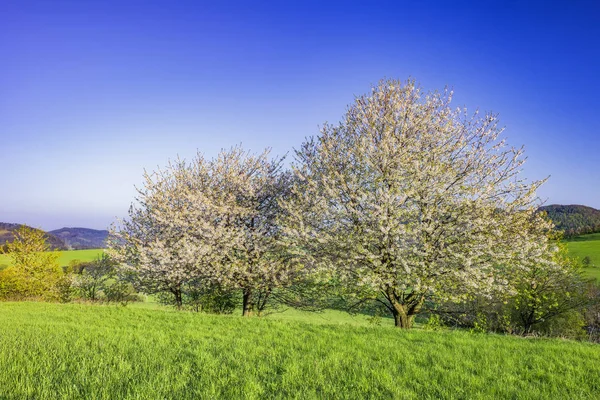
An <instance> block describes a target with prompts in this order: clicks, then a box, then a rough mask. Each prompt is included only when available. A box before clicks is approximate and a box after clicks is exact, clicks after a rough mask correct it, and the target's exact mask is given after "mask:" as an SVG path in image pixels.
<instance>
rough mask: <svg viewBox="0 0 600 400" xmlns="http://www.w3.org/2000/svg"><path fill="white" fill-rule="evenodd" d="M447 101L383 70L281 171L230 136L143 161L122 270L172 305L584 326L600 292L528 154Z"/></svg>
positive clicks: (119, 234) (117, 229)
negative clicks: (574, 255) (215, 146)
mask: <svg viewBox="0 0 600 400" xmlns="http://www.w3.org/2000/svg"><path fill="white" fill-rule="evenodd" d="M451 101H452V92H451V91H448V90H444V91H441V92H438V91H434V92H424V91H423V90H422V89H421V88H420V87H419V86H418V85H417V84H416V82H414V81H412V80H409V81H407V82H400V81H396V80H384V81H381V82H380V83H379V84H378V85H377V86H375V87H373V88H372V91H371V93H369V94H367V95H364V96H360V97H358V98H356V100H355V102H354V103H353V104H352V105H351V106H349V107H348V109H347V112H346V114H345V116H344V118H343V119H342V121H341V122H340V123H339V124H337V125H330V124H325V125H324V126H323V128H322V129H321V132H320V134H319V135H317V136H315V137H310V138H308V139H307V140H306V141H305V142H304V143H303V144H302V145H301V146H300V148H299V149H297V150H295V157H294V160H293V162H292V163H291V166H290V168H284V159H283V158H277V157H275V158H272V157H271V156H270V153H269V150H265V151H264V152H262V153H258V154H254V153H251V152H248V151H245V150H244V149H242V147H241V146H236V147H233V148H231V149H230V150H223V151H221V153H220V154H219V155H218V156H217V157H215V158H213V159H208V158H206V157H204V156H203V155H202V154H200V153H198V154H197V155H196V157H195V158H194V159H193V160H191V161H189V162H187V161H185V160H179V159H177V160H174V161H172V162H171V163H169V165H168V166H167V167H166V168H164V169H158V170H156V171H152V172H145V174H144V183H143V186H142V187H141V188H139V189H138V195H137V197H136V199H135V201H134V203H133V204H132V205H131V207H130V210H129V213H128V217H127V218H125V219H123V220H122V221H120V222H119V223H118V224H116V225H115V226H113V227H112V228H111V236H110V237H109V248H108V249H107V254H108V255H109V256H110V259H111V260H113V261H114V262H115V263H117V264H118V267H117V270H118V271H119V275H120V277H121V278H122V279H124V280H126V281H127V282H130V283H131V284H132V285H133V287H135V288H136V289H137V290H139V291H141V292H144V293H151V294H155V295H156V296H158V298H159V299H161V300H162V301H164V302H166V303H169V304H173V305H174V306H175V307H176V308H178V309H184V308H192V309H195V310H197V311H200V310H202V311H207V312H231V311H233V310H234V309H235V308H236V307H237V306H238V304H240V303H241V308H242V314H243V315H244V316H249V315H252V314H259V315H260V314H261V313H263V312H265V311H266V310H268V308H269V307H272V306H273V305H274V304H286V305H291V306H295V307H301V308H305V309H312V310H318V309H322V308H325V307H333V308H336V307H337V308H345V309H350V310H354V311H356V312H369V313H372V315H374V316H389V317H391V318H393V320H394V324H395V326H397V327H399V328H410V327H412V326H413V324H414V321H415V318H416V317H417V316H422V315H427V316H428V321H429V323H430V324H434V325H435V324H439V325H452V326H462V327H470V328H472V329H481V330H495V331H503V332H509V333H520V334H531V333H533V332H536V331H539V332H542V331H543V332H546V333H548V332H551V333H553V334H556V333H557V330H559V331H560V332H562V334H564V333H565V332H567V331H568V330H569V329H571V330H573V332H575V331H576V332H578V333H579V334H581V333H582V332H584V327H585V328H588V331H589V328H590V326H592V325H593V324H594V323H597V321H596V322H594V321H591V320H590V321H591V322H590V321H588V320H586V317H587V314H586V312H587V310H589V309H590V307H592V303H593V302H594V301H595V300H596V299H597V297H598V295H597V292H594V289H593V288H594V286H593V285H592V284H591V283H590V282H589V281H587V280H586V279H584V278H583V276H582V275H581V268H580V265H579V264H578V262H577V261H575V260H572V259H569V258H568V257H567V256H566V252H565V250H564V248H563V247H562V245H561V244H560V241H559V239H560V236H559V235H557V233H556V231H555V230H554V225H553V224H552V222H551V221H550V220H549V219H548V217H547V215H546V213H540V212H538V208H539V204H538V198H537V196H536V190H537V189H538V188H539V187H540V186H541V185H542V184H543V183H544V180H540V181H528V180H526V179H524V178H523V177H522V173H521V170H522V166H523V164H524V160H525V158H524V156H523V150H522V148H514V147H510V146H509V145H508V144H507V143H506V142H505V140H504V139H502V137H501V136H502V129H501V128H500V127H499V126H498V118H497V116H496V115H495V114H491V113H488V114H484V115H481V114H479V113H478V112H475V113H473V114H469V113H467V111H466V109H461V108H456V107H453V106H452V105H451ZM238 301H239V303H238ZM588 319H589V318H588ZM561 321H562V322H561ZM557 324H558V325H557ZM558 328H560V329H558Z"/></svg>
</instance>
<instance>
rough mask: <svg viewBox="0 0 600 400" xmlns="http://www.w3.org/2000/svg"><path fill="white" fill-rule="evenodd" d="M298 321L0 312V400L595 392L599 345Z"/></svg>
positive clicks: (9, 307)
mask: <svg viewBox="0 0 600 400" xmlns="http://www.w3.org/2000/svg"><path fill="white" fill-rule="evenodd" d="M282 315H283V314H282ZM292 317H293V316H292ZM296 317H297V315H296ZM302 318H305V319H306V322H302V321H298V320H294V318H290V316H288V317H285V318H278V317H277V315H272V316H270V317H268V318H260V319H259V318H251V319H244V318H241V317H238V316H214V315H203V314H195V313H190V312H175V311H169V310H164V309H144V308H141V307H133V308H131V307H127V308H123V307H118V306H89V305H78V304H67V305H58V304H43V303H1V304H0V398H7V399H22V398H31V399H71V398H72V399H81V398H86V399H88V398H89V399H92V398H93V399H117V398H118V399H165V398H168V399H191V398H207V399H209V398H227V399H242V398H298V399H311V398H315V399H316V398H351V399H367V398H377V399H379V398H396V399H413V398H414V399H416V398H431V399H433V398H468V399H477V398H479V399H490V398H519V399H528V398H537V399H559V398H560V399H582V398H589V399H592V398H596V395H597V394H598V393H599V392H600V346H598V345H593V344H589V343H577V342H570V341H563V340H550V339H522V338H516V337H508V336H499V335H483V334H469V333H466V332H459V331H442V332H429V331H422V330H413V331H408V332H407V331H400V330H397V329H395V328H393V327H387V326H386V327H376V326H356V325H355V324H345V323H340V321H336V323H333V324H328V323H312V320H313V318H310V315H305V316H303V317H302ZM314 321H315V322H318V321H319V317H318V316H314ZM321 322H322V321H321Z"/></svg>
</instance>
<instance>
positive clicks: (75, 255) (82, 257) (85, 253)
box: [0, 249, 104, 266]
mask: <svg viewBox="0 0 600 400" xmlns="http://www.w3.org/2000/svg"><path fill="white" fill-rule="evenodd" d="M103 251H104V250H102V249H91V250H65V251H61V252H60V258H59V259H58V263H59V264H60V265H61V266H67V265H69V263H70V262H71V261H73V260H79V261H92V260H95V259H96V258H97V257H99V256H100V255H101V254H102V252H103ZM0 265H7V266H8V265H10V258H9V257H8V255H6V254H0Z"/></svg>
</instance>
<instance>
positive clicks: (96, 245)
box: [48, 228, 108, 250]
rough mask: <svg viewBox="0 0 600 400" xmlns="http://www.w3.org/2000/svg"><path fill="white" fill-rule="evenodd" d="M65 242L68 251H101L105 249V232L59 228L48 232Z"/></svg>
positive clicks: (106, 232)
mask: <svg viewBox="0 0 600 400" xmlns="http://www.w3.org/2000/svg"><path fill="white" fill-rule="evenodd" d="M48 233H50V234H51V235H54V236H56V237H58V238H60V239H61V240H62V241H64V242H65V244H66V245H67V247H68V248H69V249H73V250H85V249H101V248H105V247H106V243H105V242H106V238H107V237H108V231H107V230H97V229H88V228H61V229H56V230H53V231H50V232H48Z"/></svg>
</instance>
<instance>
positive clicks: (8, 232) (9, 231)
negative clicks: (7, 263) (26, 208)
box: [0, 222, 67, 250]
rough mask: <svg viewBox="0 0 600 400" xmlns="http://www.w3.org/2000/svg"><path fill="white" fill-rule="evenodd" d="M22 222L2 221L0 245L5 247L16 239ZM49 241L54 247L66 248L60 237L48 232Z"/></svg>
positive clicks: (58, 248) (0, 225)
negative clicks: (15, 235)
mask: <svg viewBox="0 0 600 400" xmlns="http://www.w3.org/2000/svg"><path fill="white" fill-rule="evenodd" d="M21 226H22V225H21V224H9V223H6V222H0V247H3V246H4V244H6V243H7V242H12V241H13V239H14V233H13V232H14V231H16V230H17V229H19V227H21ZM46 237H47V238H48V243H49V244H50V247H51V248H52V249H56V250H65V249H66V248H67V245H66V244H65V242H64V241H63V240H61V239H60V238H58V237H56V236H54V235H52V234H50V233H48V232H46Z"/></svg>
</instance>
